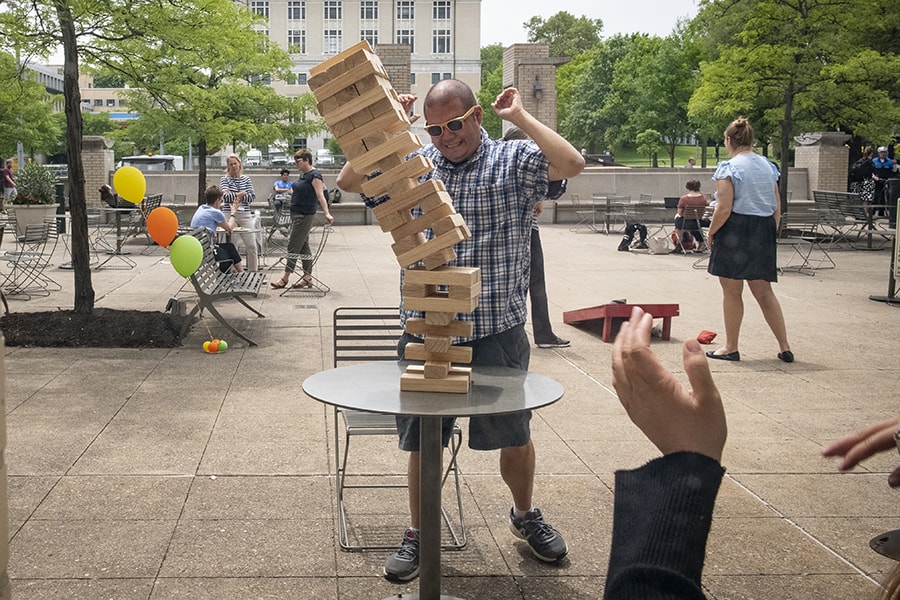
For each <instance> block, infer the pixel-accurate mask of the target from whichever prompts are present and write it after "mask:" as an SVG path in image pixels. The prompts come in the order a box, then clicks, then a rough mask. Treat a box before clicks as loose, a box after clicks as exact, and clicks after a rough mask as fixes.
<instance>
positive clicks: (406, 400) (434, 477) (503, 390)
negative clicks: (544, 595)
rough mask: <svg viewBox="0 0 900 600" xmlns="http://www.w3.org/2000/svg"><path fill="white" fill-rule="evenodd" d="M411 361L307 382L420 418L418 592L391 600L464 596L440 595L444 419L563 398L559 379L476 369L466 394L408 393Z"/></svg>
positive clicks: (327, 397)
mask: <svg viewBox="0 0 900 600" xmlns="http://www.w3.org/2000/svg"><path fill="white" fill-rule="evenodd" d="M406 364H407V363H401V362H370V363H362V364H357V365H350V366H346V367H339V368H337V369H331V370H328V371H322V372H320V373H316V374H315V375H312V376H311V377H309V378H307V379H306V380H305V381H304V382H303V391H304V392H306V394H307V395H309V396H310V397H312V398H315V399H316V400H318V401H320V402H323V403H325V404H330V405H333V406H338V407H341V408H349V409H353V410H362V411H367V412H376V413H386V414H392V415H407V416H414V417H421V419H422V422H421V427H420V432H419V447H420V449H421V451H420V453H419V461H420V465H419V468H420V481H421V495H420V499H419V502H420V517H421V530H420V547H419V593H418V594H413V595H408V594H407V595H402V594H401V595H395V596H391V598H390V599H386V600H391V599H393V600H399V599H402V600H459V599H458V598H453V597H451V596H442V595H441V513H440V506H441V454H442V448H441V418H442V417H473V416H481V415H496V414H502V413H512V412H519V411H523V410H533V409H536V408H540V407H542V406H547V405H548V404H552V403H554V402H556V401H557V400H559V399H560V398H561V397H562V395H563V387H562V385H560V384H559V383H558V382H556V381H554V380H553V379H550V378H549V377H544V376H543V375H538V374H537V373H529V372H526V371H521V370H518V369H510V368H504V367H474V368H473V371H472V385H471V387H470V388H469V392H468V393H467V394H450V393H441V392H404V391H401V390H400V375H401V374H403V372H404V371H405V370H406Z"/></svg>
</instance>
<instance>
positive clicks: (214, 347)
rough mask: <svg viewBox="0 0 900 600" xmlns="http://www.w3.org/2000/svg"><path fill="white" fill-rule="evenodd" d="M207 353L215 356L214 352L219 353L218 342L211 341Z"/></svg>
mask: <svg viewBox="0 0 900 600" xmlns="http://www.w3.org/2000/svg"><path fill="white" fill-rule="evenodd" d="M209 351H210V352H211V353H212V354H215V353H216V352H218V351H219V340H213V341H212V342H210V344H209Z"/></svg>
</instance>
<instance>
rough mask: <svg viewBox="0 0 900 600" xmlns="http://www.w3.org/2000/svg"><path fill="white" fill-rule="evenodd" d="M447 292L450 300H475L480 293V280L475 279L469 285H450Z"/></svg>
mask: <svg viewBox="0 0 900 600" xmlns="http://www.w3.org/2000/svg"><path fill="white" fill-rule="evenodd" d="M448 294H449V296H450V299H451V300H471V299H476V300H477V299H478V296H480V295H481V281H476V282H475V283H474V284H472V285H471V286H465V285H451V286H450V289H449V290H448Z"/></svg>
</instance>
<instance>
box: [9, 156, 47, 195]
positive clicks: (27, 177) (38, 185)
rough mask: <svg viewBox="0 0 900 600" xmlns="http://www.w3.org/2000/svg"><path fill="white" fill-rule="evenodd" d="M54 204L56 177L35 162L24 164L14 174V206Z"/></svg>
mask: <svg viewBox="0 0 900 600" xmlns="http://www.w3.org/2000/svg"><path fill="white" fill-rule="evenodd" d="M54 202H56V175H55V174H54V173H53V171H51V170H50V169H46V168H44V167H42V166H41V165H39V164H37V163H36V162H29V163H26V165H25V166H24V167H22V168H21V169H19V172H18V173H17V174H16V196H15V197H14V198H13V199H12V203H13V204H15V205H20V206H21V205H27V204H53V203H54Z"/></svg>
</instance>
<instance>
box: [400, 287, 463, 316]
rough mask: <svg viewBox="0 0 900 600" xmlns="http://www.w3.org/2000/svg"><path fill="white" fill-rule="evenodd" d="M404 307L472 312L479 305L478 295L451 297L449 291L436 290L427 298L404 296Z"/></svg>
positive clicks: (409, 308)
mask: <svg viewBox="0 0 900 600" xmlns="http://www.w3.org/2000/svg"><path fill="white" fill-rule="evenodd" d="M403 307H404V308H406V309H408V310H423V311H426V313H427V311H431V310H436V311H438V312H452V313H470V312H472V311H473V310H475V309H476V308H477V307H478V295H477V294H476V295H475V297H474V298H461V299H459V300H457V299H455V298H451V297H450V295H449V294H448V293H447V292H435V293H434V294H431V295H430V296H428V297H425V298H416V297H415V296H409V297H404V298H403Z"/></svg>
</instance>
